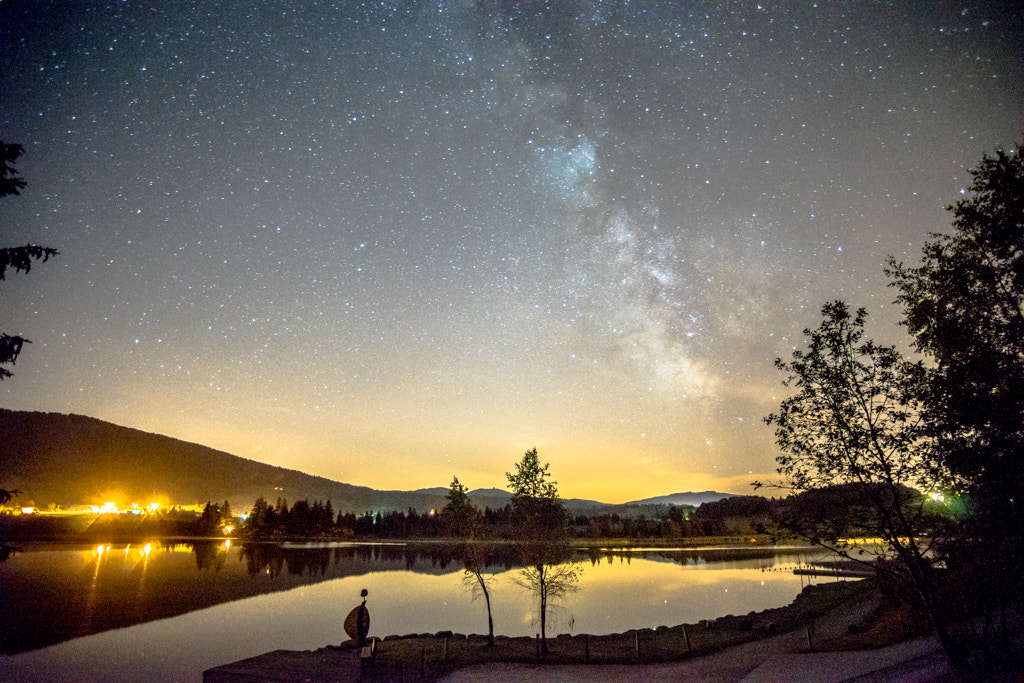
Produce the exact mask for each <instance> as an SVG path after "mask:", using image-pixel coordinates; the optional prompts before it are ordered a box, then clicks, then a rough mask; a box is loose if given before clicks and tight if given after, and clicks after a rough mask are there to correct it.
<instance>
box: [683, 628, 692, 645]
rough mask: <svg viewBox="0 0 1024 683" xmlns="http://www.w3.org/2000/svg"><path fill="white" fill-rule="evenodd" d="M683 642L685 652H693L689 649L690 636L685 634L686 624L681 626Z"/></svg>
mask: <svg viewBox="0 0 1024 683" xmlns="http://www.w3.org/2000/svg"><path fill="white" fill-rule="evenodd" d="M683 641H685V642H686V651H687V652H693V650H691V649H690V635H689V634H688V633H687V632H686V624H683Z"/></svg>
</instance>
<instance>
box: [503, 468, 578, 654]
mask: <svg viewBox="0 0 1024 683" xmlns="http://www.w3.org/2000/svg"><path fill="white" fill-rule="evenodd" d="M548 467H549V465H548V464H547V463H545V464H544V465H541V464H540V460H539V458H538V455H537V449H536V448H534V449H531V450H529V451H527V452H526V453H525V454H524V455H523V459H522V460H521V461H519V462H518V463H516V467H515V471H514V472H506V473H505V476H506V477H507V478H508V482H509V489H510V490H511V491H512V501H511V503H510V506H511V511H512V529H513V533H514V538H515V541H516V544H517V546H518V547H519V551H520V555H521V557H522V562H523V564H524V565H526V566H525V568H524V569H523V570H522V571H521V572H520V575H519V577H518V578H517V579H515V582H516V584H517V585H519V586H521V587H522V588H524V589H525V590H527V591H529V592H530V593H532V594H534V595H535V596H537V615H538V621H539V622H540V634H539V635H540V643H541V654H542V655H547V653H548V640H547V620H548V619H547V618H548V606H549V605H550V604H551V602H552V601H555V600H559V599H561V598H564V597H565V596H566V595H568V594H569V593H572V592H575V591H576V590H578V588H579V586H578V584H579V578H580V575H581V574H582V572H583V569H582V567H581V566H580V565H579V564H578V563H576V562H569V557H570V551H569V546H568V536H569V515H568V513H567V512H566V510H565V506H564V505H563V504H562V499H561V498H560V497H559V495H558V488H557V486H556V484H557V482H555V481H551V480H550V476H551V475H550V473H549V471H548Z"/></svg>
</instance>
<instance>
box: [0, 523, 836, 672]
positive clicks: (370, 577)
mask: <svg viewBox="0 0 1024 683" xmlns="http://www.w3.org/2000/svg"><path fill="white" fill-rule="evenodd" d="M21 550H22V552H17V553H15V554H13V555H12V556H11V557H9V558H8V559H7V560H6V561H5V562H0V591H2V593H0V595H2V600H0V639H2V640H0V652H3V653H4V654H0V672H3V673H2V677H3V678H4V679H5V680H19V681H31V680H39V681H50V680H58V679H62V680H68V679H73V680H77V681H87V680H104V681H118V680H142V679H145V680H168V681H201V680H202V672H203V671H204V670H205V669H209V668H211V667H214V666H218V665H221V664H226V663H229V662H232V661H236V660H239V659H244V658H247V657H251V656H254V655H258V654H261V653H263V652H268V651H271V650H277V649H287V650H314V649H318V648H322V647H324V646H326V645H328V644H338V643H340V642H341V641H343V640H344V639H345V635H344V630H343V622H344V619H345V616H346V615H347V614H348V612H349V610H351V609H352V608H353V607H355V606H356V605H358V604H359V602H360V597H359V594H360V590H362V589H363V588H365V589H367V590H368V591H369V597H368V598H367V603H366V606H367V608H368V609H369V612H370V618H371V626H370V634H371V635H373V636H377V637H383V636H387V635H402V634H409V633H434V632H437V631H442V630H446V631H453V632H455V633H466V634H468V633H486V632H487V612H486V606H485V604H484V602H483V599H482V598H481V599H478V600H476V601H474V600H473V596H472V594H471V593H470V592H469V591H468V590H467V589H466V588H465V587H464V585H463V570H462V564H461V562H460V561H459V560H458V559H457V555H456V554H455V553H454V551H452V550H450V549H448V548H447V547H445V546H418V545H405V544H332V545H329V546H324V547H303V546H298V547H281V546H274V545H252V546H246V547H242V546H241V545H239V544H237V543H231V542H229V541H224V542H214V541H210V542H203V543H187V544H186V543H180V544H169V545H161V544H159V543H157V542H153V543H149V544H136V545H121V546H109V545H102V546H95V547H85V546H39V547H25V548H22V549H21ZM574 557H575V560H576V561H577V562H578V563H579V566H580V567H581V568H582V575H581V578H580V581H579V589H578V591H577V592H575V593H572V594H570V595H568V596H567V598H566V599H565V600H563V601H560V602H558V603H556V604H555V605H554V606H553V607H552V608H550V610H549V617H548V636H549V637H553V636H555V635H557V634H558V633H574V634H582V633H590V634H606V633H617V632H622V631H626V630H628V629H633V628H654V627H657V626H662V625H665V626H671V625H675V624H681V623H696V622H698V621H700V620H701V619H713V618H716V617H720V616H723V615H726V614H737V615H739V614H746V613H748V612H750V611H759V610H763V609H768V608H771V607H779V606H782V605H786V604H788V603H790V602H791V601H792V600H793V598H794V597H795V596H796V595H797V594H798V593H799V592H800V590H801V589H802V587H803V586H804V585H807V583H808V581H809V580H810V579H808V577H801V576H797V575H794V574H793V573H792V569H793V568H795V567H796V566H799V565H801V564H807V563H812V562H816V561H821V560H826V559H828V558H827V557H826V555H825V554H824V553H823V552H822V551H820V550H815V549H811V548H756V549H751V548H737V549H731V548H687V549H672V548H649V549H643V548H633V549H630V550H614V551H611V550H606V551H589V552H588V551H583V550H581V551H577V552H576V553H575V556H574ZM490 560H491V564H490V565H489V566H488V567H487V569H486V573H487V574H490V575H493V586H492V589H491V603H492V609H493V616H494V629H495V633H496V634H498V635H509V636H521V635H526V636H531V635H533V634H535V633H536V632H537V631H538V628H537V626H536V609H535V600H534V598H533V597H532V596H531V595H529V594H528V593H526V592H525V591H524V590H523V589H522V588H520V587H519V586H517V585H516V584H515V583H514V579H515V577H516V576H517V575H518V573H519V571H520V570H519V569H518V568H516V567H515V563H514V562H509V561H507V560H505V559H503V558H501V557H500V556H498V557H492V558H490ZM829 580H834V579H829Z"/></svg>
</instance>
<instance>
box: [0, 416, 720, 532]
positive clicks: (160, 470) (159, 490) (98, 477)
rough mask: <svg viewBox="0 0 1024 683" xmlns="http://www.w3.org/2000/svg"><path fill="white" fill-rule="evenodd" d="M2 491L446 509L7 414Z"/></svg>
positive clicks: (478, 499)
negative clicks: (263, 500)
mask: <svg viewBox="0 0 1024 683" xmlns="http://www.w3.org/2000/svg"><path fill="white" fill-rule="evenodd" d="M0 488H5V489H19V490H20V491H21V494H20V495H19V496H18V498H17V499H16V500H17V502H18V503H19V504H21V505H29V504H32V505H35V506H37V507H42V508H45V507H47V506H49V504H50V503H55V504H57V505H59V506H61V507H64V508H66V507H68V506H71V505H77V504H88V505H94V504H102V503H105V502H108V501H113V502H118V503H122V504H126V503H133V502H134V503H139V504H145V503H148V502H160V503H172V504H178V505H191V504H204V503H206V502H208V501H209V502H216V503H223V502H224V501H225V500H227V501H228V502H229V503H230V504H231V508H232V509H233V510H235V511H236V512H242V511H246V510H249V509H251V508H252V505H253V503H254V502H255V500H256V499H257V498H258V497H260V496H263V498H265V499H266V500H267V501H268V502H270V503H272V504H274V503H276V501H277V500H278V498H283V499H284V500H286V501H287V502H288V503H289V505H291V504H293V503H295V502H296V501H299V500H308V501H310V502H313V501H316V500H322V501H325V502H326V501H328V500H329V501H331V505H332V506H333V508H334V510H335V511H337V512H353V513H356V514H362V513H364V512H368V511H374V512H387V511H393V510H397V511H402V512H404V511H406V510H408V509H409V508H410V507H411V508H415V509H416V510H418V511H420V512H426V511H428V510H430V509H432V508H433V509H440V508H441V507H443V506H444V503H445V494H447V492H448V489H446V488H429V489H420V490H418V491H379V490H376V489H372V488H369V487H366V486H353V485H352V484H343V483H341V482H337V481H332V480H330V479H325V478H323V477H315V476H312V475H309V474H304V473H302V472H299V471H296V470H290V469H286V468H283V467H275V466H273V465H267V464H265V463H261V462H256V461H255V460H247V459H245V458H240V457H238V456H235V455H231V454H230V453H225V452H224V451H218V450H214V449H212V448H207V447H206V446H200V445H199V444H194V443H189V442H187V441H181V440H179V439H173V438H171V437H167V436H161V435H159V434H150V433H148V432H143V431H140V430H137V429H131V428H129V427H121V426H118V425H115V424H111V423H109V422H104V421H102V420H97V419H95V418H91V417H85V416H82V415H64V414H61V413H39V412H24V411H14V410H5V409H0ZM469 495H470V498H471V500H472V501H473V502H474V504H476V505H477V506H478V507H480V508H481V509H483V508H485V507H492V508H500V507H503V506H504V505H505V504H506V503H508V500H509V498H510V496H511V494H510V493H509V492H508V491H504V490H501V489H478V490H476V491H471V492H470V494H469ZM726 497H729V494H725V493H714V492H710V491H708V492H704V493H699V494H694V493H687V494H673V495H672V496H662V497H661V498H657V499H648V500H644V501H636V502H633V503H626V504H623V505H609V504H605V503H599V502H597V501H592V500H576V499H571V500H567V501H565V503H566V507H567V508H568V509H569V510H570V511H571V512H572V513H573V514H580V513H585V514H601V513H605V512H608V513H617V514H620V515H624V516H635V515H639V514H645V515H648V516H652V517H656V516H659V515H660V514H662V513H663V512H664V511H665V509H666V508H667V506H668V505H700V503H701V502H707V501H712V500H719V499H721V498H726Z"/></svg>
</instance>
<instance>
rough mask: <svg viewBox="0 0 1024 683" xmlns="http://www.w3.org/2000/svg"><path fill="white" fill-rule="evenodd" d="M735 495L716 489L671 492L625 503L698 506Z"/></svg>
mask: <svg viewBox="0 0 1024 683" xmlns="http://www.w3.org/2000/svg"><path fill="white" fill-rule="evenodd" d="M735 497H737V496H736V494H734V493H718V492H716V491H702V492H700V493H693V492H688V493H672V494H670V495H667V496H657V497H655V498H644V499H643V500H634V501H632V502H630V503H626V505H692V506H694V507H700V505H701V503H714V502H716V501H719V500H722V499H723V498H735Z"/></svg>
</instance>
